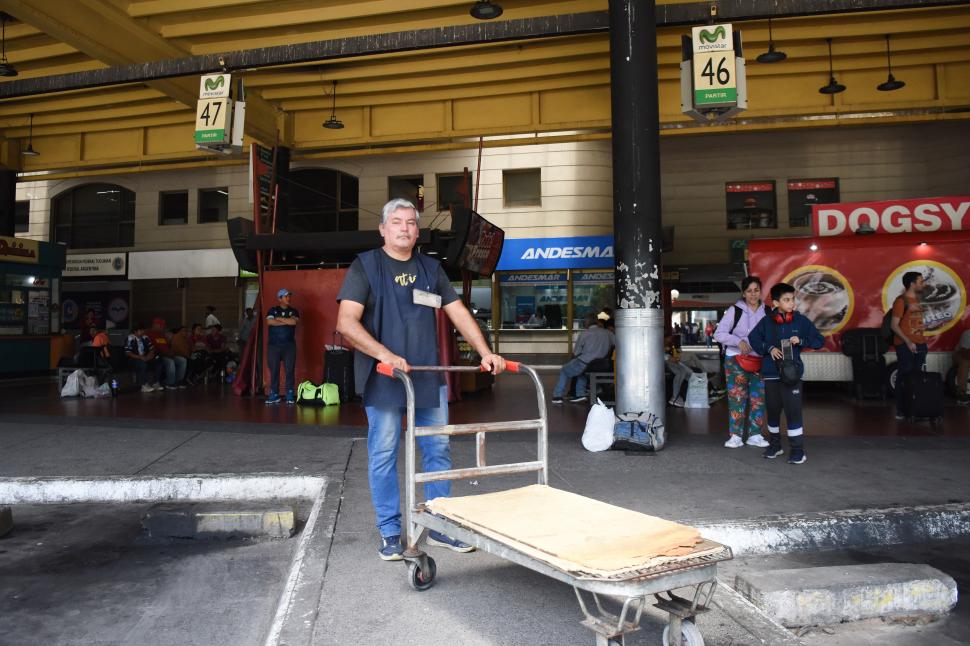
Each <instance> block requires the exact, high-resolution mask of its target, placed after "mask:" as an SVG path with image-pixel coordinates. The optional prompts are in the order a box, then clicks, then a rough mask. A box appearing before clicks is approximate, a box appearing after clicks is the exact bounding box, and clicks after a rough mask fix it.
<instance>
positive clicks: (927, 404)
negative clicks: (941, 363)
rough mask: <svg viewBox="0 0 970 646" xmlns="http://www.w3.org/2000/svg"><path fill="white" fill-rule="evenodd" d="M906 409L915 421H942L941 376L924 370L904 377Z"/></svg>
mask: <svg viewBox="0 0 970 646" xmlns="http://www.w3.org/2000/svg"><path fill="white" fill-rule="evenodd" d="M906 408H907V411H906V412H907V413H908V414H909V416H910V417H913V418H915V419H928V420H930V421H931V422H934V423H935V422H938V421H940V420H942V419H943V376H942V375H940V373H938V372H927V371H926V369H925V368H924V369H923V370H917V371H914V372H911V373H910V374H908V375H906Z"/></svg>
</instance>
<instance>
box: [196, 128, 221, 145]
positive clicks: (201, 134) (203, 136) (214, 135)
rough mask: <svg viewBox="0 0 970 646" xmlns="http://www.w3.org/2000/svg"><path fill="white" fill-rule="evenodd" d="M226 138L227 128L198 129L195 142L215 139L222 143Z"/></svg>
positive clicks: (207, 141) (209, 141)
mask: <svg viewBox="0 0 970 646" xmlns="http://www.w3.org/2000/svg"><path fill="white" fill-rule="evenodd" d="M225 138H226V131H225V130H196V131H195V143H197V144H206V143H211V142H213V141H217V142H219V143H222V142H223V141H224V140H225Z"/></svg>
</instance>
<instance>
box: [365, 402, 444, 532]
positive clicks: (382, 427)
mask: <svg viewBox="0 0 970 646" xmlns="http://www.w3.org/2000/svg"><path fill="white" fill-rule="evenodd" d="M438 397H439V400H438V407H437V408H417V409H415V411H414V424H415V425H416V426H439V425H442V424H447V423H448V387H447V386H441V388H440V389H439V391H438ZM364 410H365V411H366V412H367V479H368V481H369V482H370V497H371V502H372V503H373V505H374V513H375V514H376V516H377V529H378V531H380V533H381V536H385V537H386V536H395V535H398V536H399V535H400V534H401V491H400V487H399V486H398V482H397V451H398V447H399V446H400V444H401V441H400V440H401V426H402V418H403V416H404V412H405V409H404V408H403V407H400V406H389V407H381V406H365V407H364ZM417 440H418V448H419V449H421V469H422V470H423V471H446V470H448V469H450V468H451V446H450V444H449V443H448V436H447V435H434V436H431V437H419V438H417ZM449 495H451V483H450V482H448V481H439V482H428V483H426V484H425V485H424V499H425V500H432V499H434V498H441V497H447V496H449Z"/></svg>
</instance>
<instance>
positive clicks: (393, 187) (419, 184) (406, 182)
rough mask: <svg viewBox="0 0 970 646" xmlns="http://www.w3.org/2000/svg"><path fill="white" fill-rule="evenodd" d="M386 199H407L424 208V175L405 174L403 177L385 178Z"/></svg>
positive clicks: (419, 209)
mask: <svg viewBox="0 0 970 646" xmlns="http://www.w3.org/2000/svg"><path fill="white" fill-rule="evenodd" d="M387 199H388V201H390V200H397V199H402V200H407V201H408V202H410V203H411V204H413V205H414V206H416V207H417V208H418V211H423V210H424V176H423V175H407V176H403V177H388V178H387Z"/></svg>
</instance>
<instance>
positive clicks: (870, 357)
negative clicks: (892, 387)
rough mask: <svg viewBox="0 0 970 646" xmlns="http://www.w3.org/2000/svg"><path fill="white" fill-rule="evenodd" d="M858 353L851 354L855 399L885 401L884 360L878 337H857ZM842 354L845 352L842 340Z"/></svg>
mask: <svg viewBox="0 0 970 646" xmlns="http://www.w3.org/2000/svg"><path fill="white" fill-rule="evenodd" d="M858 344H859V352H858V353H856V354H852V355H851V356H852V389H853V391H854V394H855V396H856V399H885V397H886V391H887V389H888V386H887V383H886V379H887V375H886V358H885V357H884V356H883V355H882V353H881V352H880V343H879V337H878V336H877V335H876V334H873V333H867V334H863V335H860V336H858ZM843 352H846V344H845V340H843Z"/></svg>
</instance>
